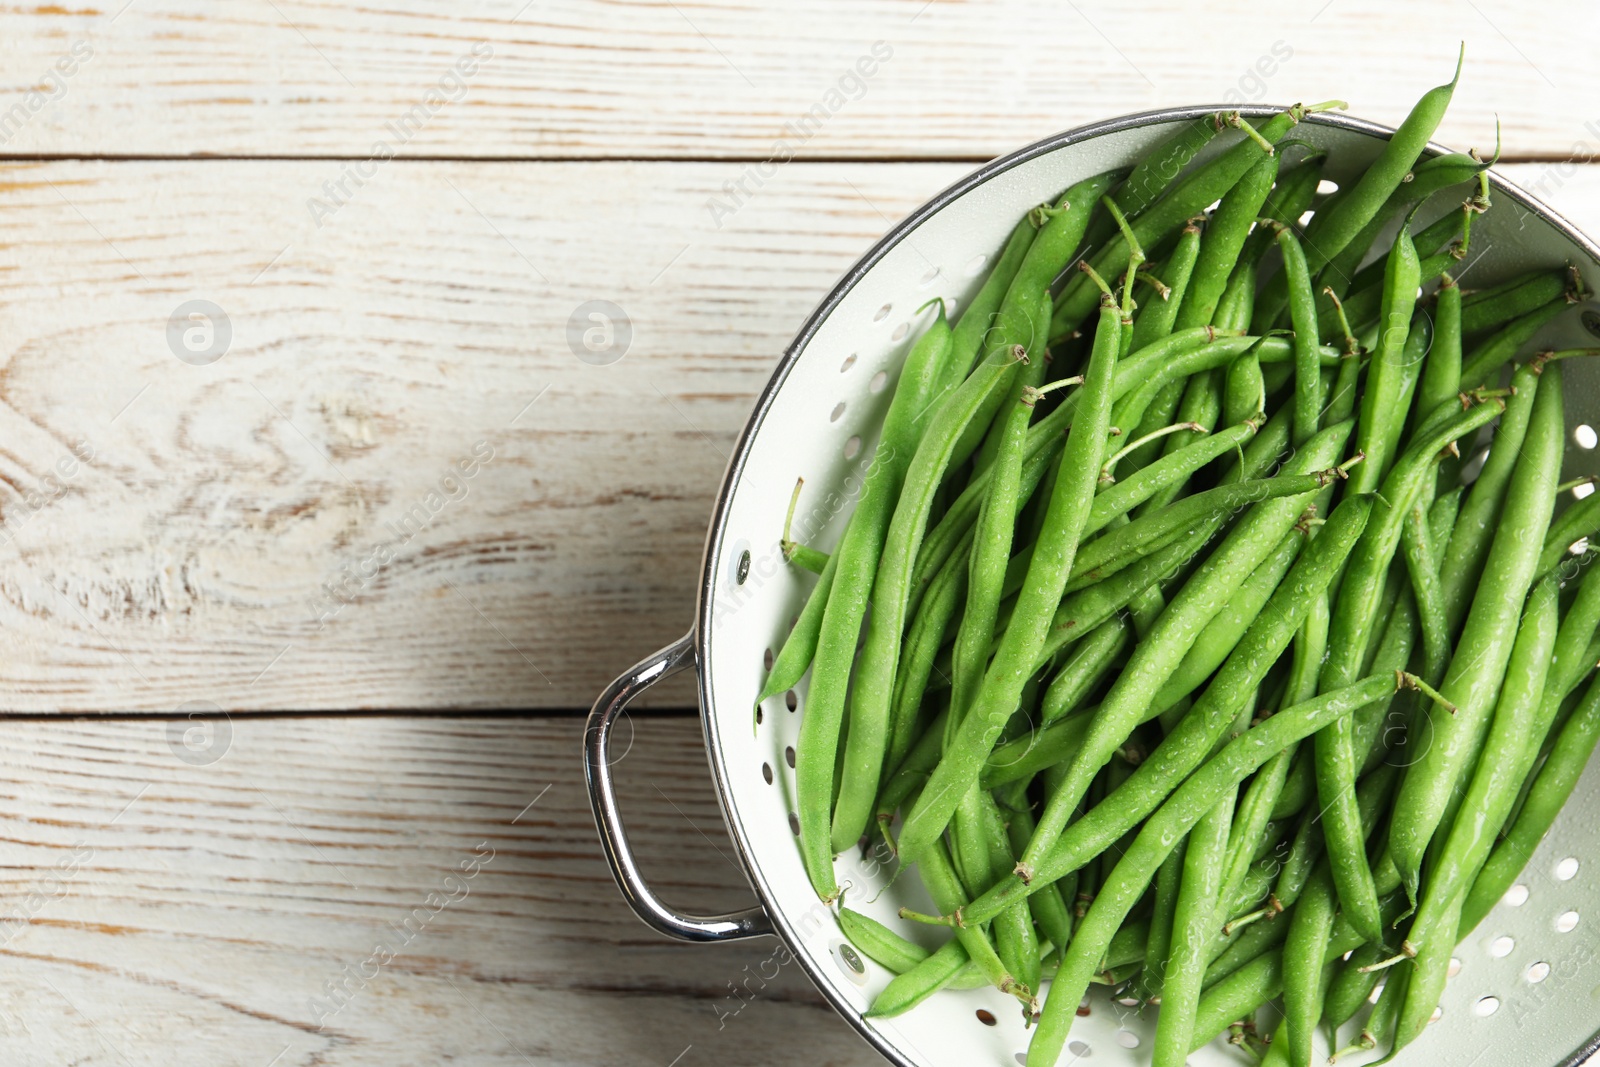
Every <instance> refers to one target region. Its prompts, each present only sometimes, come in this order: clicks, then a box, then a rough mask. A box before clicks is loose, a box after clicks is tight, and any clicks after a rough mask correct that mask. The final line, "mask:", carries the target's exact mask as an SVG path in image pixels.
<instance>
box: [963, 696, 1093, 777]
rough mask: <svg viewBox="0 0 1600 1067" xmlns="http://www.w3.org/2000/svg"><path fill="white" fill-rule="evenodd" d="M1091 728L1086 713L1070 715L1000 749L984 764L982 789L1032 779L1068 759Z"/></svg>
mask: <svg viewBox="0 0 1600 1067" xmlns="http://www.w3.org/2000/svg"><path fill="white" fill-rule="evenodd" d="M1088 728H1089V717H1088V715H1087V714H1084V713H1079V714H1075V715H1068V716H1066V717H1065V718H1063V719H1060V720H1058V721H1056V722H1053V723H1051V724H1050V725H1049V726H1046V727H1044V728H1043V729H1040V730H1038V731H1036V732H1033V733H1029V734H1027V735H1025V736H1023V737H1019V738H1016V739H1015V740H1012V741H1007V742H1006V743H1005V744H1003V745H999V746H997V747H996V748H995V750H994V751H993V752H991V753H990V754H989V759H988V760H987V762H985V763H984V765H983V771H982V773H981V774H980V775H979V778H978V784H979V786H980V787H981V788H983V789H994V788H997V787H999V786H1003V785H1008V784H1010V783H1013V782H1019V781H1027V780H1029V779H1031V778H1032V777H1033V776H1034V775H1036V774H1038V773H1039V772H1040V771H1042V770H1044V769H1045V768H1046V767H1052V766H1054V765H1055V764H1057V763H1060V762H1061V761H1062V760H1063V759H1066V758H1068V757H1069V756H1070V755H1071V754H1072V753H1073V752H1074V751H1075V750H1076V749H1077V747H1078V746H1079V745H1080V744H1082V742H1083V735H1084V732H1085V731H1086V730H1088Z"/></svg>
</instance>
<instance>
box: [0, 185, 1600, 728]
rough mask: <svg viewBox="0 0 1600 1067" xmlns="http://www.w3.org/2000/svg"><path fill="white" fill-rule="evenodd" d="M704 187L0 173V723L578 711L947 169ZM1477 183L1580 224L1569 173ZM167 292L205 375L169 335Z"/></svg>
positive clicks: (674, 596) (1594, 215) (666, 626)
mask: <svg viewBox="0 0 1600 1067" xmlns="http://www.w3.org/2000/svg"><path fill="white" fill-rule="evenodd" d="M729 167H730V165H729V164H726V163H721V164H715V163H712V164H644V163H547V164H447V163H426V164H419V163H395V164H392V165H390V166H388V167H385V168H383V169H382V170H381V171H379V172H378V173H377V174H376V175H375V176H374V177H373V178H371V179H370V180H369V181H368V182H367V184H366V185H365V186H364V187H362V188H361V189H359V190H357V191H356V195H355V196H354V197H353V199H351V200H350V202H349V203H348V204H347V205H346V206H344V207H343V208H341V209H340V210H339V212H338V213H337V214H336V215H335V216H333V218H332V219H331V220H329V221H327V222H326V224H325V225H324V226H322V227H321V228H320V229H319V228H318V227H317V226H316V225H315V223H314V222H313V221H312V219H311V216H310V214H309V212H308V211H307V209H306V206H305V200H306V199H307V197H308V196H311V195H313V194H315V193H316V192H317V190H318V189H319V188H320V186H321V184H322V182H324V181H325V180H328V179H329V177H330V176H331V177H336V176H337V165H336V164H332V163H329V162H301V163H280V162H180V163H159V162H153V163H73V162H60V163H49V164H27V165H11V166H7V167H5V168H4V169H3V170H0V183H3V189H0V228H3V229H0V232H4V234H5V235H6V237H5V240H6V247H5V248H4V249H0V322H3V323H4V326H3V329H0V341H3V349H0V351H3V357H0V358H3V363H0V442H3V445H0V517H3V519H4V525H3V526H0V538H3V537H6V536H7V535H9V540H8V541H7V543H6V544H4V545H0V553H3V555H0V706H3V707H5V708H7V709H12V710H33V711H51V710H69V711H70V710H118V709H152V710H162V709H168V710H170V709H174V708H177V707H179V706H181V705H183V704H185V703H186V702H189V701H209V702H212V703H214V704H216V705H219V706H221V707H223V708H227V709H235V708H275V707H294V708H306V709H337V708H437V707H516V706H542V707H580V706H586V705H587V704H588V703H589V702H590V701H591V700H593V698H594V696H595V694H596V693H597V692H598V691H599V689H600V688H601V687H602V686H603V685H604V684H605V683H606V682H607V681H608V680H609V679H610V678H611V677H612V676H614V675H615V674H616V673H618V672H619V671H620V670H622V669H623V668H624V667H626V666H627V665H628V664H630V663H632V662H633V661H635V660H636V659H638V658H639V657H641V656H643V655H645V654H646V653H648V652H650V651H652V650H653V649H655V648H657V647H660V646H661V645H664V644H666V643H667V642H668V641H670V640H672V639H673V638H674V637H676V636H677V635H678V634H679V633H681V632H683V630H684V629H686V628H687V627H688V625H689V622H690V619H691V616H692V611H693V590H694V584H695V578H696V575H697V572H698V566H699V553H700V550H701V546H702V542H703V539H704V534H705V524H706V522H707V519H708V517H709V514H710V508H711V502H712V498H713V496H714V493H715V490H716V488H717V486H718V484H719V483H720V480H721V476H722V471H723V467H724V464H725V462H726V456H727V452H728V449H729V448H730V447H731V444H732V441H733V439H734V435H735V434H736V433H737V432H738V430H739V428H740V427H741V425H742V424H743V422H744V419H745V418H746V416H747V414H748V411H749V408H750V404H751V402H752V400H753V398H754V396H755V394H756V392H757V391H758V390H759V388H760V387H761V385H762V384H763V383H764V382H765V380H766V378H767V376H768V374H769V373H770V372H771V369H772V367H773V365H774V363H775V361H776V359H777V356H778V354H779V353H780V352H781V351H782V349H783V348H784V346H785V345H786V344H787V343H788V341H789V340H790V338H791V337H792V335H793V332H794V330H795V329H796V328H797V327H798V325H799V324H800V322H801V320H802V319H803V318H804V316H805V315H806V313H807V312H809V311H810V309H811V308H812V307H813V306H814V304H815V303H816V301H817V300H819V299H820V298H821V296H822V295H823V294H824V293H825V292H826V291H827V289H828V287H829V286H830V285H831V284H832V282H833V281H834V280H835V278H836V277H837V276H838V274H839V273H840V272H841V271H843V270H844V269H845V268H846V267H847V266H848V265H849V263H850V262H851V261H852V260H853V259H854V258H855V257H856V256H857V255H858V254H860V252H862V251H863V250H865V249H866V248H867V246H868V245H869V244H870V243H871V240H872V239H873V238H874V237H875V236H876V235H877V234H879V233H880V232H881V231H882V230H884V229H885V228H887V226H888V225H889V224H890V222H891V220H893V219H896V218H898V217H900V216H901V215H903V214H904V213H905V212H906V211H908V210H909V209H911V208H912V207H913V206H914V205H915V204H917V203H919V202H920V201H922V200H923V199H925V198H926V197H927V196H928V195H930V194H931V193H933V192H934V191H936V190H937V189H938V188H940V187H942V186H944V185H945V184H947V183H948V182H949V181H951V180H953V179H955V178H956V177H957V176H959V174H960V173H961V172H962V171H964V170H965V169H966V168H965V166H964V165H959V164H802V163H796V164H794V165H792V166H789V167H786V168H783V169H782V170H781V171H779V172H778V174H777V175H776V176H775V177H774V178H773V179H772V181H771V182H769V183H768V185H767V186H766V187H765V188H763V189H762V190H761V191H760V192H759V194H758V195H756V196H755V197H753V198H752V199H751V200H750V202H749V203H748V204H747V205H746V206H745V207H744V208H743V209H742V210H741V211H740V212H739V213H738V214H737V215H736V216H734V217H733V218H731V219H727V220H723V222H724V224H723V226H722V227H721V228H720V229H719V228H718V227H717V226H716V225H714V224H713V223H712V221H711V220H710V218H709V216H708V215H707V213H706V212H705V211H704V204H705V201H706V198H707V197H708V196H709V195H710V194H711V193H712V192H713V191H714V190H715V189H717V188H718V187H719V186H720V184H721V183H722V182H723V181H724V180H726V175H727V174H728V173H729ZM1569 172H1570V173H1569ZM1507 173H1508V174H1509V175H1510V176H1511V177H1512V178H1513V179H1515V180H1519V181H1523V182H1525V183H1528V184H1530V185H1536V186H1540V187H1542V188H1544V189H1545V191H1546V192H1547V193H1548V194H1549V195H1550V197H1551V198H1552V199H1553V200H1554V202H1555V203H1556V204H1557V206H1558V207H1560V208H1561V209H1562V210H1564V211H1566V212H1567V213H1568V214H1569V215H1570V216H1571V217H1572V218H1573V219H1574V220H1575V221H1576V222H1578V223H1579V224H1580V225H1587V226H1588V227H1589V228H1590V229H1591V230H1593V231H1595V232H1600V207H1597V206H1596V205H1597V204H1600V196H1597V195H1596V194H1597V193H1600V174H1597V173H1596V168H1593V167H1566V166H1563V165H1552V166H1538V165H1535V166H1527V167H1510V168H1507ZM192 299H204V300H210V301H212V302H214V303H215V304H217V305H218V306H220V307H221V308H223V309H225V312H226V314H227V316H228V318H229V322H230V325H231V328H232V340H231V347H230V348H229V350H228V352H227V353H226V355H224V356H223V357H221V358H220V359H219V360H217V361H216V362H214V363H211V364H210V365H207V366H194V365H191V364H189V363H185V362H182V361H180V360H179V359H177V358H176V357H175V356H174V354H173V350H172V348H171V347H170V346H169V342H168V337H167V325H168V319H169V317H170V316H171V315H172V314H173V313H174V311H175V310H176V309H177V308H178V307H179V306H180V305H181V304H183V303H184V302H186V301H189V300H192ZM590 299H608V300H612V301H614V302H615V303H617V304H618V305H620V306H621V307H623V308H625V309H626V313H627V314H628V315H629V316H630V317H631V320H632V326H633V338H632V342H631V346H630V347H629V349H628V351H627V354H626V356H625V357H624V358H623V359H622V360H621V361H620V362H618V363H615V364H613V365H611V366H593V365H589V364H586V363H584V362H582V361H580V360H579V359H578V358H577V357H576V356H575V355H574V353H573V350H572V349H571V348H570V347H569V344H568V338H567V331H566V326H567V321H568V319H569V317H570V316H571V315H572V314H573V312H574V311H575V309H576V308H577V307H578V306H579V305H580V304H582V303H583V302H584V301H587V300H590ZM536 398H537V399H536ZM530 404H531V406H529V405H530ZM80 443H86V444H87V447H88V448H89V449H92V450H93V451H92V458H90V459H89V460H88V461H87V462H85V463H82V464H79V465H76V466H74V465H73V464H72V463H71V462H70V461H71V458H72V457H71V449H72V448H73V447H74V446H77V445H79V444H80ZM480 443H481V444H480ZM475 446H477V447H479V448H480V450H484V449H492V450H493V456H492V458H491V459H490V460H489V461H488V462H487V463H486V464H480V467H479V469H478V472H477V474H476V475H475V476H474V477H473V478H471V479H461V480H460V485H459V487H458V488H457V494H458V495H460V493H461V492H462V491H464V493H465V495H464V496H463V497H462V498H461V499H458V500H454V501H452V500H449V499H447V498H446V497H445V496H443V495H441V496H440V497H438V498H435V499H434V500H432V501H431V503H435V504H438V505H439V508H438V511H437V514H433V515H431V516H430V517H428V518H427V522H426V524H425V525H423V524H421V522H420V519H418V520H413V525H412V527H411V530H412V533H413V536H411V537H410V538H409V539H403V537H402V536H400V535H397V534H396V529H397V528H399V527H400V526H401V524H403V523H404V522H405V521H406V519H405V516H406V515H407V514H408V513H409V514H412V515H419V516H420V515H422V514H423V513H422V512H418V511H414V510H413V509H414V508H417V507H419V506H421V507H423V508H426V507H427V506H428V505H429V503H430V499H429V496H428V494H429V493H430V492H431V491H434V490H436V489H437V488H438V487H439V485H440V482H441V479H442V478H444V477H445V476H446V474H447V473H448V471H449V469H450V465H451V464H455V463H457V462H462V461H465V462H468V463H469V464H470V463H471V461H472V460H473V449H474V447H475ZM86 454H88V453H86ZM63 470H71V471H72V472H73V473H72V475H71V476H70V477H63V476H62V475H61V474H60V472H61V471H63ZM51 477H54V478H56V479H57V480H58V482H59V484H60V489H59V490H56V489H54V488H52V483H51V482H49V481H48V480H47V479H49V478H51ZM445 484H446V488H447V489H448V488H449V487H450V486H451V485H452V484H454V483H449V482H447V483H445ZM58 494H59V495H58ZM30 501H32V502H33V503H34V504H40V505H41V506H39V507H38V509H37V510H35V508H34V507H33V506H32V504H30ZM402 540H403V543H400V544H398V545H397V546H396V547H394V548H392V552H393V554H394V557H395V558H394V559H393V560H392V561H390V562H388V563H387V564H384V565H382V566H380V567H377V568H376V570H375V573H373V574H372V576H371V577H370V578H369V579H365V580H363V579H362V578H360V577H359V576H357V577H353V578H350V577H347V576H348V575H349V574H351V573H357V574H359V571H360V570H361V569H363V568H365V569H367V570H372V569H373V564H372V562H369V561H372V560H374V557H373V553H374V551H375V549H376V548H377V546H381V545H383V544H385V543H388V542H400V541H402ZM380 558H381V552H380ZM346 568H351V569H353V571H352V570H346ZM341 582H342V583H343V585H342V586H341V588H343V590H344V594H343V595H344V596H345V597H346V598H349V599H350V602H349V603H348V604H347V605H344V606H340V604H339V602H338V601H330V600H327V599H324V598H323V597H322V594H321V592H320V590H321V588H322V587H323V586H324V585H327V584H329V583H335V584H337V583H341ZM334 608H337V611H336V612H335V611H333V609H334ZM324 613H329V614H328V615H327V617H326V618H322V616H323V615H324ZM319 620H320V625H319ZM651 699H652V702H653V703H655V704H657V705H663V704H665V705H673V704H676V705H680V706H681V705H683V704H687V703H689V702H691V701H692V699H693V697H692V691H691V689H690V688H689V686H688V684H687V682H686V681H684V680H682V679H680V680H676V681H674V682H672V683H669V685H668V686H667V687H664V688H663V689H662V690H661V691H660V692H658V693H655V694H652V695H651Z"/></svg>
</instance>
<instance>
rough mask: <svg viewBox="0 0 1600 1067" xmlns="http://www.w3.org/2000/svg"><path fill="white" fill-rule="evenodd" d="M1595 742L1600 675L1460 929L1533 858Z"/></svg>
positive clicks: (1599, 734) (1466, 907)
mask: <svg viewBox="0 0 1600 1067" xmlns="http://www.w3.org/2000/svg"><path fill="white" fill-rule="evenodd" d="M1596 741H1600V677H1597V678H1596V679H1595V680H1594V681H1592V682H1590V683H1589V688H1588V690H1587V691H1585V693H1584V695H1583V699H1582V700H1581V701H1579V703H1578V706H1577V707H1576V708H1575V709H1574V710H1573V712H1572V716H1571V717H1570V718H1569V719H1567V721H1566V724H1565V725H1563V726H1562V727H1561V730H1560V732H1559V733H1558V734H1557V735H1556V742H1555V745H1554V747H1552V748H1551V749H1550V755H1549V756H1548V757H1547V758H1546V759H1545V762H1544V766H1543V767H1542V768H1540V770H1539V773H1538V776H1537V777H1536V778H1535V779H1534V781H1533V786H1532V788H1531V789H1529V791H1528V795H1527V798H1526V799H1525V800H1524V801H1523V805H1522V811H1521V812H1520V813H1519V814H1518V815H1517V818H1516V821H1515V822H1513V823H1512V825H1511V827H1510V828H1509V829H1507V830H1506V831H1505V833H1503V834H1502V835H1501V838H1500V842H1499V844H1498V845H1496V846H1495V849H1494V852H1493V853H1492V854H1491V855H1490V857H1489V860H1488V862H1487V863H1485V864H1484V866H1483V869H1482V870H1481V871H1479V872H1478V877H1477V879H1476V880H1475V881H1474V882H1473V884H1472V889H1471V890H1470V891H1469V892H1468V894H1467V896H1466V900H1465V903H1464V904H1463V905H1462V908H1461V920H1460V923H1459V925H1458V927H1457V930H1458V933H1459V932H1466V931H1470V930H1473V929H1475V928H1476V927H1477V925H1478V924H1479V923H1480V922H1482V921H1483V919H1484V917H1485V916H1486V915H1488V914H1489V912H1490V910H1491V909H1493V908H1494V906H1495V905H1496V904H1498V903H1500V898H1501V897H1503V896H1505V894H1506V891H1507V890H1508V889H1510V888H1511V885H1512V883H1513V882H1515V881H1516V880H1517V875H1519V874H1520V873H1522V869H1523V868H1524V867H1525V866H1527V863H1528V860H1530V859H1532V858H1533V853H1534V850H1535V849H1537V848H1538V847H1539V842H1540V841H1542V840H1543V839H1544V835H1545V834H1547V833H1549V831H1550V826H1551V825H1552V824H1553V823H1554V822H1555V819H1556V815H1558V814H1559V813H1560V811H1561V808H1562V807H1563V806H1564V805H1565V804H1566V802H1567V798H1568V797H1570V796H1571V795H1572V790H1573V789H1574V787H1576V786H1577V784H1578V778H1579V777H1580V776H1581V775H1582V774H1583V770H1584V767H1586V766H1587V765H1588V762H1589V757H1590V756H1591V755H1593V753H1594V749H1595V743H1596Z"/></svg>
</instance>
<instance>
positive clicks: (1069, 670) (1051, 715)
mask: <svg viewBox="0 0 1600 1067" xmlns="http://www.w3.org/2000/svg"><path fill="white" fill-rule="evenodd" d="M1058 614H1059V612H1058ZM1132 637H1133V635H1132V634H1131V633H1129V630H1128V624H1127V623H1125V622H1123V621H1122V620H1121V619H1107V620H1106V621H1105V622H1103V623H1101V624H1100V625H1098V626H1096V627H1094V628H1093V629H1091V630H1090V631H1089V632H1088V633H1087V634H1086V635H1085V636H1084V637H1083V638H1082V639H1081V640H1080V641H1079V642H1078V644H1077V646H1076V647H1075V648H1073V650H1072V654H1071V655H1070V656H1069V657H1068V658H1067V661H1066V662H1065V663H1063V664H1062V665H1061V668H1060V669H1059V670H1058V671H1056V675H1055V677H1054V678H1052V679H1051V680H1050V687H1049V688H1048V689H1047V690H1045V694H1044V705H1043V707H1042V708H1041V709H1040V712H1039V724H1040V726H1049V725H1050V724H1051V723H1053V722H1055V721H1056V720H1057V719H1059V718H1061V717H1062V716H1063V715H1065V714H1066V713H1067V712H1069V711H1072V710H1073V709H1075V708H1076V707H1077V706H1078V704H1079V703H1080V702H1081V701H1082V700H1083V698H1084V697H1085V696H1086V695H1087V694H1088V692H1089V690H1090V689H1092V688H1093V687H1094V686H1095V685H1097V684H1099V682H1100V681H1101V679H1103V678H1104V677H1105V676H1106V672H1108V671H1110V670H1111V669H1112V667H1113V666H1115V664H1116V661H1117V660H1118V658H1120V657H1121V656H1122V654H1123V653H1124V652H1126V651H1127V650H1128V647H1129V645H1131V644H1132Z"/></svg>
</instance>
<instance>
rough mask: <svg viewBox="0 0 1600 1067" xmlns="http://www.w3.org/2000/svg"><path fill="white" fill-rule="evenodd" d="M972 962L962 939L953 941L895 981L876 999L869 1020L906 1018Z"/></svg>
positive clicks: (867, 1014) (897, 977)
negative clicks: (913, 1009)
mask: <svg viewBox="0 0 1600 1067" xmlns="http://www.w3.org/2000/svg"><path fill="white" fill-rule="evenodd" d="M863 951H865V949H863ZM968 961H969V957H968V956H967V950H966V949H964V948H962V947H961V942H960V941H959V940H957V939H955V938H951V939H950V940H949V941H946V942H945V943H944V945H943V946H941V947H940V948H939V950H938V951H937V952H935V953H933V954H932V955H931V956H929V957H928V958H927V959H925V960H923V961H922V962H920V963H918V964H917V965H915V966H914V967H912V968H910V969H909V970H907V971H904V972H902V973H901V974H899V975H898V976H896V977H895V978H894V979H893V980H891V981H890V982H889V984H888V985H887V986H885V987H884V988H883V991H882V992H881V993H879V994H878V995H877V996H876V997H875V998H873V1001H872V1006H871V1007H869V1008H868V1009H867V1011H866V1017H867V1018H869V1019H888V1018H892V1017H894V1016H896V1015H903V1014H904V1013H906V1012H908V1011H910V1010H911V1009H912V1008H914V1007H916V1006H917V1005H918V1004H921V1003H922V1002H923V1001H924V1000H927V999H928V998H929V997H931V996H933V994H935V993H937V992H938V991H939V990H940V989H942V988H944V987H945V986H947V985H948V984H949V983H950V981H951V980H952V979H953V978H955V977H956V975H958V974H959V973H961V970H962V969H963V968H964V967H966V966H967V965H968Z"/></svg>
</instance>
